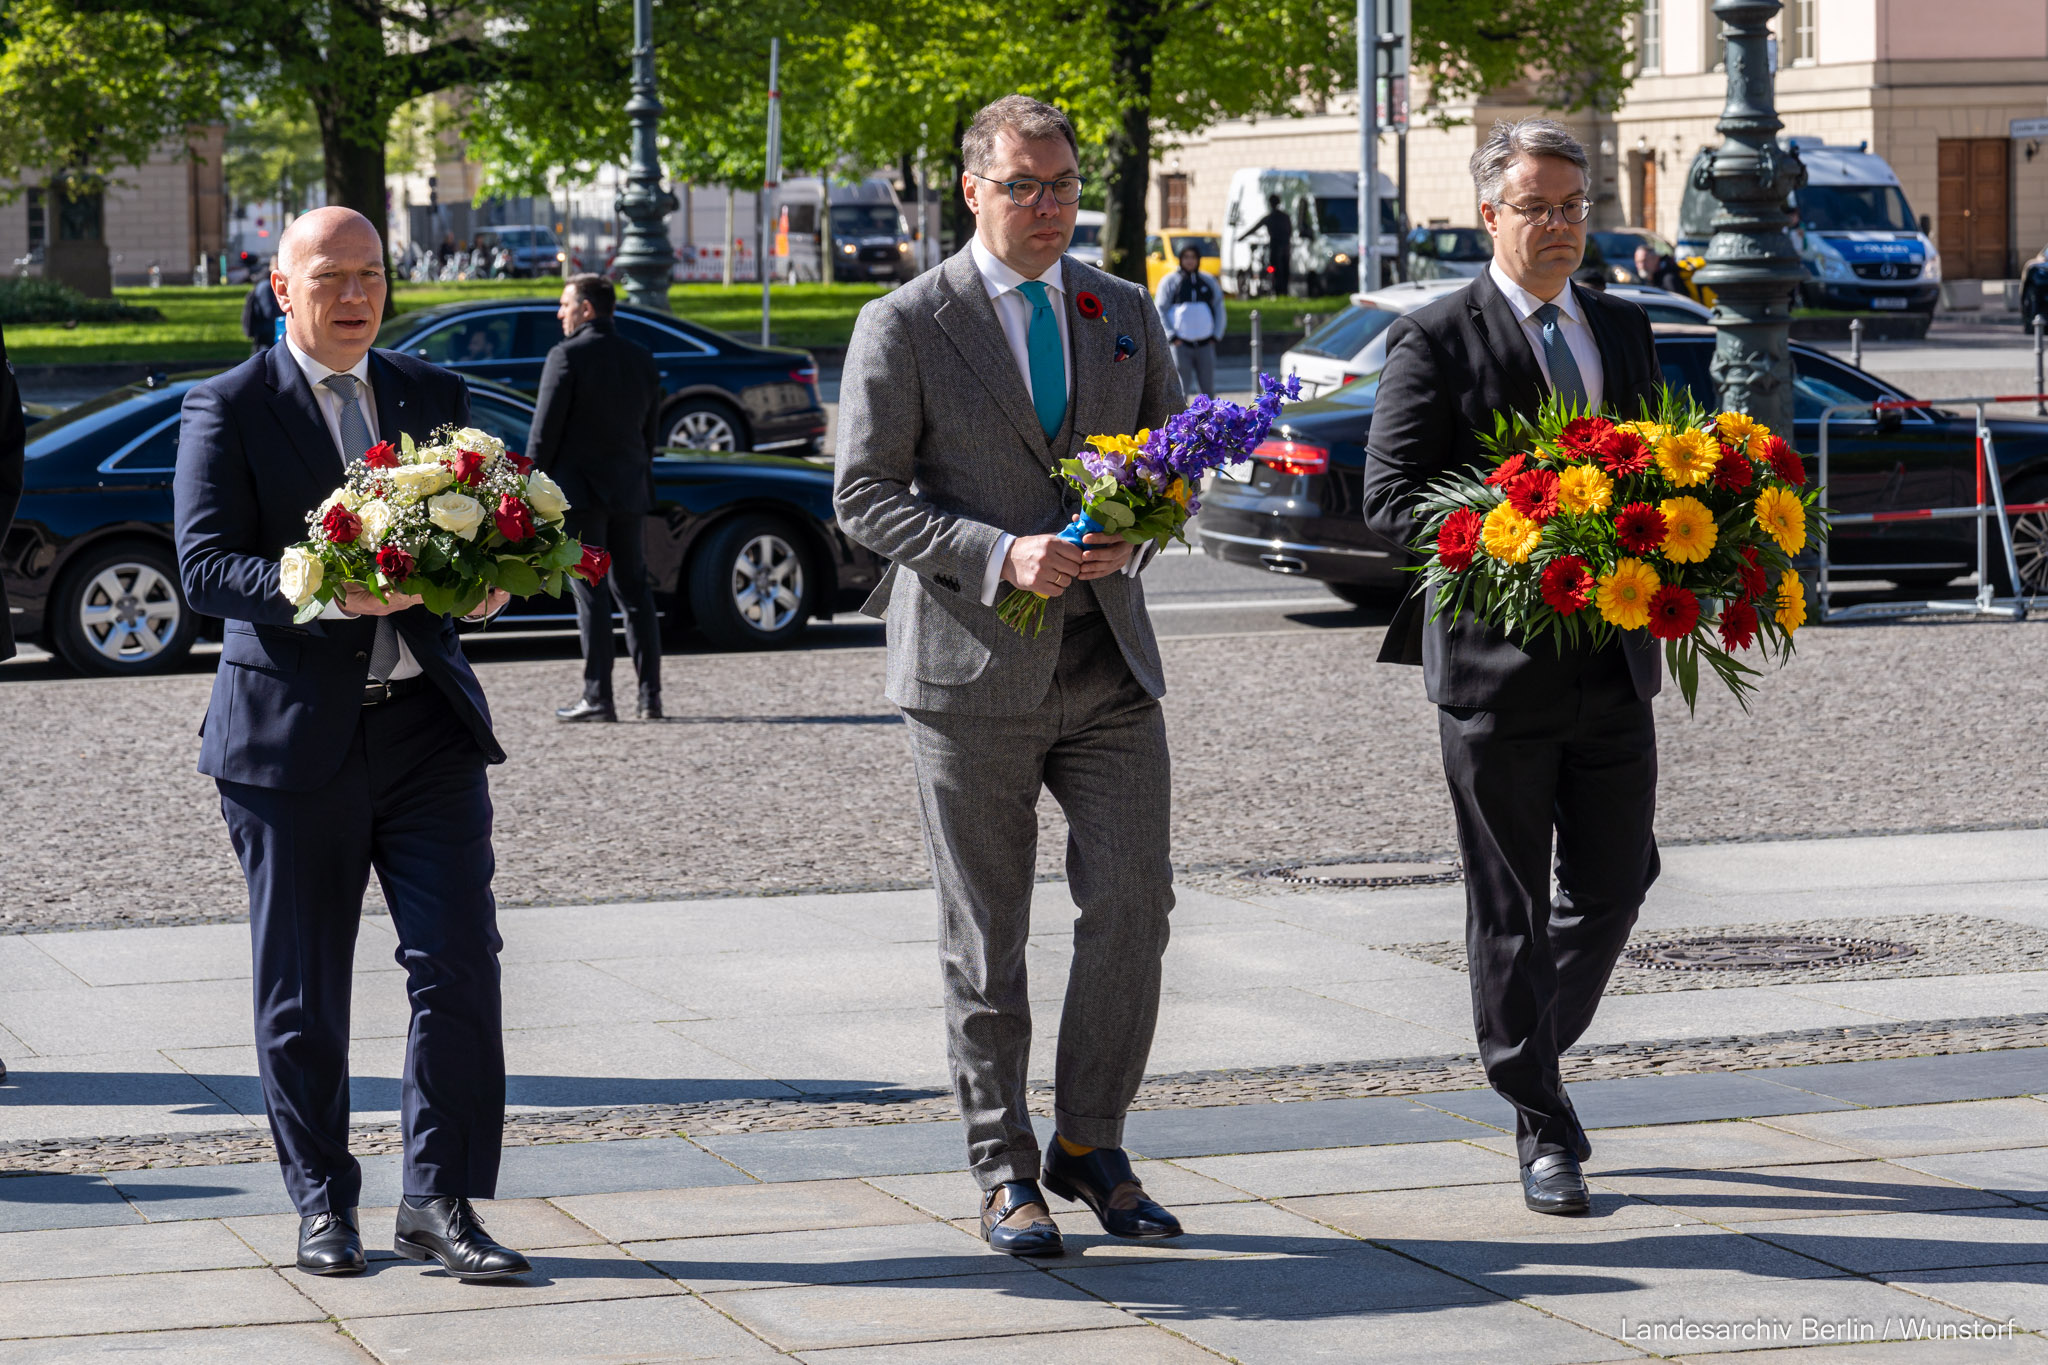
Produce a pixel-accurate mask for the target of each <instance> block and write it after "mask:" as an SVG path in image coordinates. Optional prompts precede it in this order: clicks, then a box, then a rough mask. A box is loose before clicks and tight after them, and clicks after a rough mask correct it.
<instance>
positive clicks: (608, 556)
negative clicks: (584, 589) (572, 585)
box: [569, 545, 612, 585]
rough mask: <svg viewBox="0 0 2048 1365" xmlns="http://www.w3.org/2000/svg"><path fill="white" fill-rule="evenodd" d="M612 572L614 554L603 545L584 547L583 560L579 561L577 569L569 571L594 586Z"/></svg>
mask: <svg viewBox="0 0 2048 1365" xmlns="http://www.w3.org/2000/svg"><path fill="white" fill-rule="evenodd" d="M611 571H612V552H611V551H610V550H607V549H605V548H604V546H602V545H586V546H584V547H583V558H582V559H580V560H579V561H577V564H576V567H575V568H573V569H571V570H569V572H570V573H572V574H575V575H576V576H577V577H578V578H580V579H582V580H583V581H584V582H585V583H589V584H593V585H595V584H596V583H598V582H599V581H600V580H602V579H603V578H604V576H605V575H606V574H608V573H610V572H611Z"/></svg>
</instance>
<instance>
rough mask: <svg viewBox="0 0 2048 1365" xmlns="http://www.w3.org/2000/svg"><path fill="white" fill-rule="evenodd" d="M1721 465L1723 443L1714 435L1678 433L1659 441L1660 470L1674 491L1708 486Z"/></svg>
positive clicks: (1707, 432) (1659, 438) (1658, 462)
mask: <svg viewBox="0 0 2048 1365" xmlns="http://www.w3.org/2000/svg"><path fill="white" fill-rule="evenodd" d="M1720 461H1721V443H1720V442H1719V441H1717V440H1715V439H1714V433H1712V432H1711V431H1674V432H1671V433H1670V434H1669V435H1665V436H1660V437H1658V438H1657V468H1658V469H1660V470H1662V471H1663V472H1664V477H1665V478H1666V479H1668V480H1670V481H1671V486H1672V487H1673V488H1691V487H1692V486H1693V485H1694V484H1699V483H1705V482H1706V481H1707V478H1708V476H1710V475H1711V474H1713V472H1714V466H1715V465H1717V464H1719V463H1720Z"/></svg>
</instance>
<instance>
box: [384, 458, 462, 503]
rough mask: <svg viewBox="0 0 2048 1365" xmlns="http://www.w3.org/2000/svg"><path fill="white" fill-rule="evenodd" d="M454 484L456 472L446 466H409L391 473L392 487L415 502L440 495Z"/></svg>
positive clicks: (403, 466)
mask: <svg viewBox="0 0 2048 1365" xmlns="http://www.w3.org/2000/svg"><path fill="white" fill-rule="evenodd" d="M453 482H455V474H454V471H452V470H450V469H449V468H448V466H447V465H444V464H409V465H402V466H400V467H399V468H397V469H394V470H392V471H391V484H392V486H393V487H394V488H396V489H397V490H398V491H399V492H400V493H403V494H404V495H405V496H406V497H408V498H411V499H413V500H415V501H417V500H418V499H420V498H424V497H428V496H431V495H432V494H435V493H438V492H440V491H441V490H442V489H444V488H446V487H447V486H448V485H449V484H451V483H453Z"/></svg>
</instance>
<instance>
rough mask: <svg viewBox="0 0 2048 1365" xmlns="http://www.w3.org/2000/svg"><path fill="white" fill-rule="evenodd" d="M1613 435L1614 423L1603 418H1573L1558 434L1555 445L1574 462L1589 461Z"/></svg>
mask: <svg viewBox="0 0 2048 1365" xmlns="http://www.w3.org/2000/svg"><path fill="white" fill-rule="evenodd" d="M1612 435H1614V423H1612V422H1610V421H1608V420H1607V419H1606V418H1605V417H1574V418H1572V420H1571V421H1569V422H1566V423H1565V424H1564V430H1563V431H1561V432H1559V433H1558V437H1557V444H1558V446H1559V447H1560V448H1561V449H1562V450H1563V451H1564V453H1565V454H1567V455H1569V456H1571V457H1572V458H1573V459H1574V460H1590V459H1592V458H1593V457H1594V456H1595V455H1598V454H1599V453H1600V448H1601V446H1602V444H1603V443H1604V442H1605V441H1606V440H1607V438H1608V437H1609V436H1612Z"/></svg>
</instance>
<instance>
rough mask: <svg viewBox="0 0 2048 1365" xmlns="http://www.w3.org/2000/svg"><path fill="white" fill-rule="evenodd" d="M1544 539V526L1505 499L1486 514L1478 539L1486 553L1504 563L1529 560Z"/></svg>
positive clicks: (1524, 562)
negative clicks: (1518, 510) (1539, 542)
mask: <svg viewBox="0 0 2048 1365" xmlns="http://www.w3.org/2000/svg"><path fill="white" fill-rule="evenodd" d="M1542 539H1543V528H1542V527H1541V526H1539V525H1537V524H1536V523H1535V522H1533V521H1531V520H1529V518H1527V517H1525V516H1523V515H1522V514H1521V513H1520V512H1517V511H1516V510H1515V505H1514V504H1513V503H1510V502H1504V503H1502V504H1500V506H1498V507H1496V508H1494V509H1493V510H1492V511H1491V512H1488V513H1487V514H1486V520H1485V521H1484V522H1482V523H1481V524H1480V527H1479V543H1480V544H1481V545H1483V546H1485V547H1486V553H1488V554H1490V555H1492V556H1493V557H1494V558H1495V559H1498V560H1499V561H1500V562H1501V563H1503V564H1526V563H1528V561H1529V556H1530V555H1532V554H1534V553H1535V551H1536V543H1537V542H1538V541H1540V540H1542Z"/></svg>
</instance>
